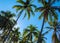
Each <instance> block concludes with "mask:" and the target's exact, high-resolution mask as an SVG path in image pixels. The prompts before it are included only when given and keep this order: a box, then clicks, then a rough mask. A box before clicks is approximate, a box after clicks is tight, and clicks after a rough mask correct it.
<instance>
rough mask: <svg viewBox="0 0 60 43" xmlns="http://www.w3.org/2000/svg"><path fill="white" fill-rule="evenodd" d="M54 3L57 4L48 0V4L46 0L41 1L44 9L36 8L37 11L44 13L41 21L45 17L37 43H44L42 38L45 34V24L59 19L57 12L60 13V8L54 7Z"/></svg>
mask: <svg viewBox="0 0 60 43" xmlns="http://www.w3.org/2000/svg"><path fill="white" fill-rule="evenodd" d="M53 2H55V1H52V0H48V2H47V1H46V0H41V3H42V5H43V7H39V8H36V11H42V13H41V15H40V16H39V19H41V18H42V17H43V23H42V27H41V33H40V34H39V37H38V42H37V43H39V42H40V43H42V41H41V39H40V37H41V34H42V32H43V27H44V22H45V21H52V20H57V19H58V17H57V14H56V12H55V10H58V11H60V7H59V6H52V4H53Z"/></svg>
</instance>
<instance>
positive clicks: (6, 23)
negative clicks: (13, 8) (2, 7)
mask: <svg viewBox="0 0 60 43" xmlns="http://www.w3.org/2000/svg"><path fill="white" fill-rule="evenodd" d="M0 16H1V19H0V20H1V23H3V24H2V27H1V28H0V29H1V30H3V36H4V41H5V40H6V37H8V36H7V35H8V32H9V30H12V29H10V27H11V26H12V25H13V24H14V23H15V20H14V19H13V17H14V16H15V15H14V13H11V12H10V11H7V12H4V11H1V14H0ZM5 32H7V33H6V34H7V35H6V34H4V33H5ZM4 41H3V42H4Z"/></svg>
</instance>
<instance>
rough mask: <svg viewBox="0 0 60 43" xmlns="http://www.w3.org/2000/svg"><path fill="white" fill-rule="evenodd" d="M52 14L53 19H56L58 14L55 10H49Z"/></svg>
mask: <svg viewBox="0 0 60 43" xmlns="http://www.w3.org/2000/svg"><path fill="white" fill-rule="evenodd" d="M51 12H52V14H53V16H54V19H55V20H58V15H57V14H56V12H54V10H51Z"/></svg>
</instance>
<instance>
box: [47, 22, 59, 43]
mask: <svg viewBox="0 0 60 43" xmlns="http://www.w3.org/2000/svg"><path fill="white" fill-rule="evenodd" d="M49 24H50V27H46V28H48V29H52V30H54V31H53V35H52V40H53V43H60V42H59V40H58V37H57V34H58V33H59V32H58V31H59V30H60V29H59V28H58V27H59V26H58V25H59V24H60V23H58V22H57V21H53V22H49Z"/></svg>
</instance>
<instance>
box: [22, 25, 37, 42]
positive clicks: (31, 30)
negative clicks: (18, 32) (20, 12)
mask: <svg viewBox="0 0 60 43" xmlns="http://www.w3.org/2000/svg"><path fill="white" fill-rule="evenodd" d="M23 36H24V37H26V38H27V41H28V42H29V41H30V43H33V36H34V37H37V36H38V30H37V29H36V27H35V26H33V25H30V26H28V27H27V28H26V29H25V30H24V32H23Z"/></svg>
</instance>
